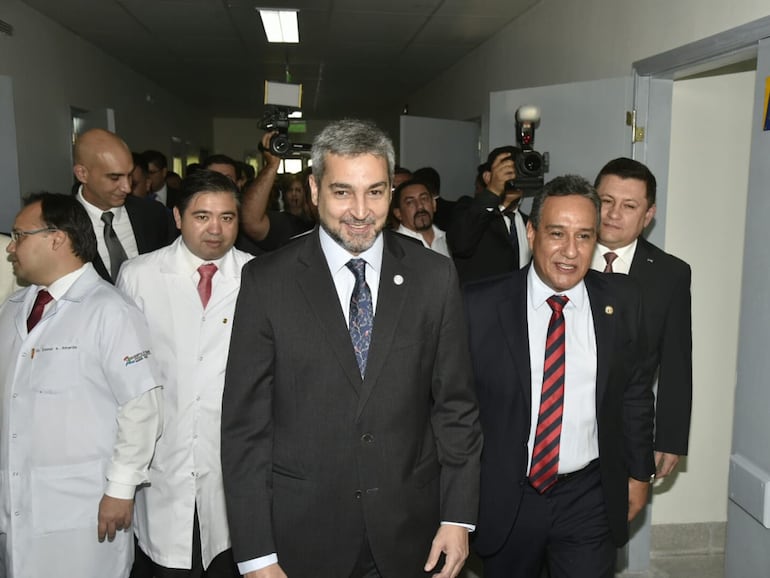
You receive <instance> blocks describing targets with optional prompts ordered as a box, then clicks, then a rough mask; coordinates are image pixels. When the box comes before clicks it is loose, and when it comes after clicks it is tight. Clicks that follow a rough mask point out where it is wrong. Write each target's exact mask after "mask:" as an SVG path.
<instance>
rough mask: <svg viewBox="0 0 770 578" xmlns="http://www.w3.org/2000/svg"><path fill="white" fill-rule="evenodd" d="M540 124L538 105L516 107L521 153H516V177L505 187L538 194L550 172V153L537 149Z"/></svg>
mask: <svg viewBox="0 0 770 578" xmlns="http://www.w3.org/2000/svg"><path fill="white" fill-rule="evenodd" d="M539 124H540V109H539V108H537V107H536V106H520V107H519V108H517V109H516V142H517V143H518V145H519V148H520V149H521V153H520V154H518V155H516V161H515V164H516V178H515V179H513V180H510V181H508V182H507V183H506V184H505V185H506V186H505V188H506V189H513V190H520V191H523V192H524V196H534V195H535V194H537V193H538V192H539V191H540V190H541V189H542V188H543V183H544V182H545V179H544V175H545V173H547V172H548V164H549V162H548V153H539V152H537V151H536V150H535V129H536V128H537V126H538V125H539Z"/></svg>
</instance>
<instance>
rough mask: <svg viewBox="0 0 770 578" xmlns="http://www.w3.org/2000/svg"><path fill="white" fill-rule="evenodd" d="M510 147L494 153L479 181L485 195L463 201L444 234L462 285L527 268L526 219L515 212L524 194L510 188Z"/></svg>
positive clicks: (512, 173)
mask: <svg viewBox="0 0 770 578" xmlns="http://www.w3.org/2000/svg"><path fill="white" fill-rule="evenodd" d="M521 154H522V150H521V149H520V148H518V147H514V146H505V147H499V148H496V149H494V150H493V151H492V152H491V153H490V154H489V157H488V158H487V162H486V163H485V166H484V170H483V172H482V179H483V181H484V185H485V187H486V188H485V189H484V190H483V191H481V192H479V193H478V194H477V195H476V196H475V197H472V198H471V197H462V198H461V199H460V200H459V201H458V202H457V206H456V208H455V212H454V217H453V220H452V223H451V225H450V227H449V230H448V231H447V241H448V242H449V249H450V251H451V253H452V256H453V257H454V261H455V265H456V266H457V273H458V276H459V277H460V283H463V284H464V283H467V282H469V281H475V280H478V279H484V278H486V277H492V276H494V275H500V274H503V273H507V272H510V271H514V270H516V269H520V268H521V267H523V266H524V265H526V264H527V263H529V260H530V257H531V253H530V250H529V245H528V243H527V235H526V223H527V216H526V215H525V214H524V213H522V212H520V211H519V202H520V201H521V198H522V196H523V191H522V190H521V189H518V188H514V186H515V185H514V183H513V181H514V180H515V179H516V158H517V157H518V156H519V155H521Z"/></svg>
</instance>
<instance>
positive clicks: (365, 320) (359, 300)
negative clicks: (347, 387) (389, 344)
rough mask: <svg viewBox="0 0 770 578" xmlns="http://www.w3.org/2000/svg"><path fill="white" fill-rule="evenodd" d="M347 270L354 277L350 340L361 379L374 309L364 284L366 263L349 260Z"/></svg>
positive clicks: (367, 288)
mask: <svg viewBox="0 0 770 578" xmlns="http://www.w3.org/2000/svg"><path fill="white" fill-rule="evenodd" d="M346 266H347V268H348V269H350V270H351V271H352V272H353V275H355V276H356V285H355V287H353V294H352V295H351V296H350V321H349V325H348V328H349V330H350V340H351V341H352V342H353V351H355V353H356V361H357V362H358V369H359V371H360V372H361V377H362V378H363V377H364V374H365V373H366V358H367V357H368V356H369V343H370V342H371V340H372V321H373V318H374V307H373V306H372V292H371V291H369V285H367V284H366V261H364V260H363V259H351V260H350V261H348V262H347V263H346Z"/></svg>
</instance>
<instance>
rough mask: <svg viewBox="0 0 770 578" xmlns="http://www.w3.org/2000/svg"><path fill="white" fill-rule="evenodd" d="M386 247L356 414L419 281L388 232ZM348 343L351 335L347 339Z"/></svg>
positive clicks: (390, 344) (360, 409)
mask: <svg viewBox="0 0 770 578" xmlns="http://www.w3.org/2000/svg"><path fill="white" fill-rule="evenodd" d="M383 241H384V249H383V255H382V270H381V271H380V286H379V290H378V293H377V310H376V312H375V316H374V327H373V331H372V342H371V345H370V347H369V358H368V360H367V362H366V376H365V378H364V381H363V384H362V387H361V396H360V398H359V400H358V408H357V412H356V413H357V416H358V415H360V414H361V411H363V408H364V406H365V404H366V401H367V400H368V398H369V395H370V394H371V392H372V389H373V387H374V385H375V384H376V383H377V378H378V377H379V375H380V373H381V372H382V368H383V365H384V364H385V361H386V360H387V358H388V355H389V353H390V351H391V349H392V348H393V340H394V339H395V335H396V328H397V327H398V323H399V320H400V319H401V315H402V312H403V308H404V303H405V301H406V295H407V293H408V288H407V285H408V283H409V282H410V280H411V281H413V282H416V281H417V276H416V275H415V274H414V273H413V272H411V271H410V270H409V269H408V268H407V267H406V266H405V265H404V263H403V260H402V259H403V256H404V251H403V249H402V248H401V247H400V246H399V245H398V244H397V243H396V242H395V241H394V240H393V239H392V238H391V236H390V235H388V234H387V233H384V234H383ZM396 275H401V277H402V279H403V282H402V283H401V284H396V283H395V282H394V278H395V276H396ZM348 347H351V349H352V346H350V339H348Z"/></svg>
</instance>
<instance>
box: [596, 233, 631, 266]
mask: <svg viewBox="0 0 770 578" xmlns="http://www.w3.org/2000/svg"><path fill="white" fill-rule="evenodd" d="M637 243H638V240H637V239H634V240H633V241H632V242H631V244H630V245H626V246H625V247H618V248H617V249H610V248H608V247H605V246H604V245H602V244H601V243H596V250H595V253H596V254H597V255H598V258H597V261H598V259H601V261H599V262H601V263H605V259H604V254H605V253H606V252H608V251H612V252H613V253H615V254H616V255H617V256H618V257H617V258H618V259H619V260H620V261H621V262H622V263H623V264H625V265H626V267H628V268H631V261H632V260H633V259H634V253H635V252H636V245H637Z"/></svg>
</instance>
